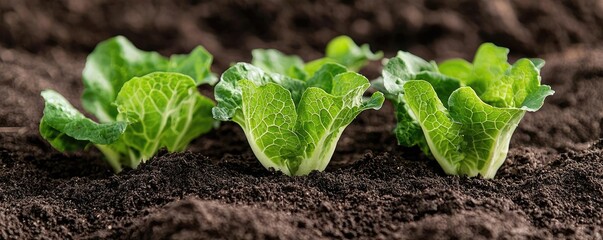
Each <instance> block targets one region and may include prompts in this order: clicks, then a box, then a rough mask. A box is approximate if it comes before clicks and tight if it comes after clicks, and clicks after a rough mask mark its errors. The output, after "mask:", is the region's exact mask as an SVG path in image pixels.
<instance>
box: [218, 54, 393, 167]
mask: <svg viewBox="0 0 603 240" xmlns="http://www.w3.org/2000/svg"><path fill="white" fill-rule="evenodd" d="M369 86H370V84H369V81H368V80H367V79H366V78H365V77H364V76H362V75H360V74H358V73H355V72H351V71H348V70H347V69H346V68H345V67H344V66H342V65H339V64H337V63H324V64H323V66H322V67H320V68H319V70H317V71H316V73H315V74H314V75H312V76H311V77H310V78H309V80H308V81H303V80H300V79H294V78H291V77H288V76H285V75H282V74H278V73H270V72H266V71H264V70H262V69H261V68H259V67H255V66H253V65H251V64H247V63H237V64H236V65H234V66H232V67H230V68H229V69H228V70H226V72H224V73H223V74H222V77H221V80H220V82H219V83H218V84H217V85H216V88H215V97H216V101H217V102H218V105H217V106H216V107H214V109H213V115H214V118H216V119H218V120H221V121H234V122H236V123H237V124H239V125H240V126H241V127H242V128H243V131H244V132H245V136H246V137H247V140H248V142H249V145H250V146H251V149H252V150H253V153H254V154H255V156H256V157H257V158H258V160H259V161H260V162H261V163H262V165H263V166H264V167H266V168H274V169H276V170H279V171H282V172H283V173H285V174H287V175H306V174H308V173H310V172H311V171H313V170H318V171H323V170H324V169H325V168H326V166H327V164H328V163H329V161H330V160H331V157H332V156H333V152H334V151H335V146H336V145H337V141H338V140H339V137H340V136H341V133H342V132H343V130H344V129H345V127H346V126H347V125H349V124H350V123H351V122H352V120H353V119H354V118H355V117H356V116H357V115H358V114H359V113H360V112H362V111H364V110H367V109H379V108H380V107H381V105H382V104H383V101H384V97H383V94H382V93H380V92H377V93H374V94H373V95H372V96H371V97H370V98H363V94H364V92H365V91H366V90H367V89H368V87H369Z"/></svg>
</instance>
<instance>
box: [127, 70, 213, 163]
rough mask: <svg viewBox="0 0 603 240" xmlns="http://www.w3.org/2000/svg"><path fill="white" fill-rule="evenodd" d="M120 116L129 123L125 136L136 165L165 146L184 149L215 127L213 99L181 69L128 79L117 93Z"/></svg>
mask: <svg viewBox="0 0 603 240" xmlns="http://www.w3.org/2000/svg"><path fill="white" fill-rule="evenodd" d="M115 103H116V105H117V109H118V111H119V114H118V116H117V119H118V120H120V121H126V122H128V124H129V126H128V128H127V129H126V131H125V133H124V135H123V136H122V138H121V142H122V143H123V144H125V145H126V146H127V147H128V152H127V153H122V154H124V155H125V156H128V157H129V158H130V164H132V165H133V166H131V167H136V165H138V163H140V162H141V161H143V162H144V161H145V160H147V159H149V158H151V157H152V156H153V155H155V153H156V152H157V151H158V150H159V149H160V148H162V147H166V148H167V149H168V151H170V152H175V151H182V150H184V148H185V147H186V146H187V145H188V143H189V142H190V141H191V140H193V138H195V137H197V136H199V135H200V134H202V133H205V132H208V131H209V130H210V129H211V128H212V126H213V125H212V122H213V120H212V118H211V108H212V107H213V102H212V101H211V100H209V99H208V98H206V97H203V96H202V95H201V94H199V92H198V91H197V88H196V83H195V81H194V80H193V79H192V78H190V77H189V76H186V75H183V74H179V73H165V72H157V73H151V74H148V75H145V76H143V77H135V78H133V79H132V80H130V81H128V82H126V83H125V84H124V86H123V87H122V89H121V91H120V92H119V94H118V95H117V98H116V101H115Z"/></svg>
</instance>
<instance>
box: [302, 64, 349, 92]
mask: <svg viewBox="0 0 603 240" xmlns="http://www.w3.org/2000/svg"><path fill="white" fill-rule="evenodd" d="M347 71H348V70H347V69H346V68H345V67H344V66H342V65H339V64H337V63H325V64H323V65H322V67H321V68H320V69H318V71H316V72H315V73H314V75H313V76H312V77H311V78H310V79H308V81H307V84H306V85H307V86H308V87H317V88H322V89H323V90H325V91H326V92H331V89H332V88H333V78H335V76H336V75H338V74H341V73H344V72H347Z"/></svg>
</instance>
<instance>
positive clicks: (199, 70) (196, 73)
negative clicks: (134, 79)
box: [138, 46, 218, 85]
mask: <svg viewBox="0 0 603 240" xmlns="http://www.w3.org/2000/svg"><path fill="white" fill-rule="evenodd" d="M212 62H213V56H212V55H211V54H210V53H209V52H208V51H207V50H205V48H203V47H202V46H197V47H196V48H195V49H193V51H191V52H190V53H189V54H174V55H172V56H171V57H170V61H169V63H168V68H167V69H165V70H164V69H157V70H156V71H165V72H177V73H182V74H184V75H187V76H189V77H191V78H193V80H195V83H196V84H197V85H201V84H209V85H214V84H215V83H216V82H217V81H218V78H217V77H216V76H215V75H214V74H213V73H212V72H211V68H210V67H211V63H212ZM141 75H144V74H141ZM141 75H138V76H141Z"/></svg>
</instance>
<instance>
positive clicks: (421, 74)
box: [382, 52, 461, 154]
mask: <svg viewBox="0 0 603 240" xmlns="http://www.w3.org/2000/svg"><path fill="white" fill-rule="evenodd" d="M382 77H383V87H384V92H385V93H386V95H387V96H388V97H389V98H390V99H391V100H392V101H394V102H395V105H396V110H397V111H396V119H397V122H398V124H397V125H396V129H395V130H394V132H395V133H396V136H397V139H398V143H399V144H400V145H403V146H407V147H411V146H415V145H418V146H419V147H420V148H421V149H422V150H423V152H425V153H426V154H429V147H428V145H427V143H426V142H425V137H424V136H423V133H422V131H421V127H420V126H419V123H418V122H417V121H416V120H415V119H414V117H413V115H412V114H411V113H410V112H408V110H407V109H406V108H407V107H408V106H407V105H406V104H405V102H404V99H402V97H403V96H404V89H403V86H404V84H405V83H406V82H408V81H411V80H425V81H427V82H429V83H431V84H432V86H434V88H435V91H436V93H437V95H438V97H439V98H440V99H442V100H443V101H444V106H447V105H448V102H447V100H448V97H449V96H450V94H451V93H452V92H453V91H454V90H456V89H458V88H459V87H460V86H461V83H460V81H459V80H458V79H455V78H451V77H448V76H446V75H443V74H441V73H440V72H439V71H438V67H437V65H435V64H434V63H433V62H427V61H425V60H423V59H421V58H419V57H417V56H414V55H412V54H410V53H407V52H399V53H398V55H397V56H396V57H394V58H392V59H389V61H388V62H387V63H386V65H385V66H384V68H383V72H382Z"/></svg>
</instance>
